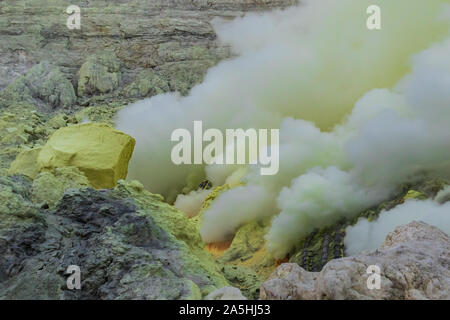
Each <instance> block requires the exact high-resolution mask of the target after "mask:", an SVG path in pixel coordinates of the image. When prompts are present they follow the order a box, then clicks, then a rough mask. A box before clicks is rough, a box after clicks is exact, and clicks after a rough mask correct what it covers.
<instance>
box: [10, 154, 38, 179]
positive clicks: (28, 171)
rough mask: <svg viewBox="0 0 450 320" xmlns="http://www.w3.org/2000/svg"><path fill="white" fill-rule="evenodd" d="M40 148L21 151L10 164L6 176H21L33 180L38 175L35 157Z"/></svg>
mask: <svg viewBox="0 0 450 320" xmlns="http://www.w3.org/2000/svg"><path fill="white" fill-rule="evenodd" d="M40 151H41V148H35V149H28V150H23V151H22V152H21V153H19V154H18V155H17V157H16V160H14V161H13V163H11V166H10V167H9V170H8V174H9V175H13V174H23V175H24V176H27V177H28V178H31V179H34V178H35V177H36V176H37V175H38V174H39V168H38V166H37V164H36V160H37V157H38V156H39V152H40Z"/></svg>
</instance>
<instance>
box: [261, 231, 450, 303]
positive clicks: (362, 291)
mask: <svg viewBox="0 0 450 320" xmlns="http://www.w3.org/2000/svg"><path fill="white" fill-rule="evenodd" d="M369 266H378V267H379V268H380V271H381V272H380V280H381V282H380V285H381V286H380V288H379V289H376V288H375V289H373V288H372V289H369V287H370V286H368V280H369V282H370V283H372V282H371V281H372V280H373V278H370V279H369V277H370V276H373V274H372V273H368V272H367V270H368V267H369ZM449 298H450V240H449V238H448V236H447V235H446V234H445V233H444V232H442V231H440V230H439V229H437V228H435V227H432V226H429V225H427V224H425V223H423V222H412V223H410V224H408V225H406V226H401V227H398V228H397V229H395V231H393V232H392V233H390V234H389V235H388V237H387V238H386V241H385V242H384V244H383V247H382V248H381V249H380V250H376V251H373V252H368V253H362V254H360V255H357V256H354V257H347V258H342V259H336V260H332V261H330V262H329V263H328V264H327V265H326V266H325V267H324V268H323V270H322V271H321V272H307V271H305V270H304V269H302V268H301V267H299V266H298V265H297V264H284V265H281V266H280V267H278V269H277V270H276V271H275V272H274V274H273V275H272V276H271V277H270V278H269V279H268V280H267V281H266V282H265V283H264V284H263V285H262V286H261V299H268V300H271V299H292V300H296V299H298V300H302V299H317V300H322V299H339V300H340V299H410V300H415V299H449Z"/></svg>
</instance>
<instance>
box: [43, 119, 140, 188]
mask: <svg viewBox="0 0 450 320" xmlns="http://www.w3.org/2000/svg"><path fill="white" fill-rule="evenodd" d="M134 146H135V140H134V139H133V138H132V137H130V136H129V135H126V134H124V133H122V132H119V131H117V130H114V129H113V128H112V127H110V126H109V125H107V124H102V123H86V124H80V125H74V126H69V127H64V128H61V129H59V130H57V131H56V132H55V133H54V134H53V135H52V136H51V137H50V139H49V140H48V142H47V144H46V145H45V146H44V147H43V148H42V150H41V152H40V153H39V156H38V159H37V163H38V168H39V171H49V170H53V169H56V168H60V167H70V166H73V167H77V168H78V169H79V170H80V171H82V172H83V173H84V174H85V175H86V177H87V178H88V180H89V182H90V184H91V185H92V186H93V187H94V188H97V189H101V188H113V187H114V186H115V185H116V183H117V181H118V180H120V179H125V178H126V176H127V172H128V162H129V161H130V159H131V155H132V153H133V149H134Z"/></svg>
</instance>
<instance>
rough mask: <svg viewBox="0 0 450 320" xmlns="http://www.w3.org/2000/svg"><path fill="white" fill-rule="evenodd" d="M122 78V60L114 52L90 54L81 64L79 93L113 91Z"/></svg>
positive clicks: (88, 93) (83, 94) (89, 93)
mask: <svg viewBox="0 0 450 320" xmlns="http://www.w3.org/2000/svg"><path fill="white" fill-rule="evenodd" d="M120 79H121V73H120V61H119V59H117V57H116V55H115V54H114V52H111V51H102V52H99V53H97V54H94V55H92V56H89V57H88V58H87V60H86V62H85V63H84V64H83V65H82V66H81V68H80V72H79V80H78V94H79V95H80V96H86V95H94V94H104V93H108V92H112V91H114V90H115V89H117V87H118V86H119V82H120Z"/></svg>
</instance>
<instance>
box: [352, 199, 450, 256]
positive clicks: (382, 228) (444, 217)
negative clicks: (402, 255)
mask: <svg viewBox="0 0 450 320" xmlns="http://www.w3.org/2000/svg"><path fill="white" fill-rule="evenodd" d="M412 221H423V222H425V223H428V224H430V225H433V226H436V227H438V228H439V229H441V230H442V231H444V232H446V233H447V234H450V202H447V203H444V204H439V203H437V202H434V201H433V200H426V201H418V200H408V201H406V202H405V203H404V204H402V205H400V206H397V207H395V208H394V209H392V210H390V211H383V212H381V214H380V216H379V218H378V219H377V220H376V221H374V222H369V221H367V219H360V220H359V221H358V223H357V224H356V225H354V226H351V227H348V228H347V229H346V236H345V240H344V244H345V248H346V254H348V255H354V254H357V253H359V252H361V251H363V250H370V249H377V248H379V247H380V246H381V245H382V243H383V241H384V239H385V238H386V236H387V235H388V233H389V232H392V231H394V229H395V227H397V226H401V225H405V224H408V223H410V222H412Z"/></svg>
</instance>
